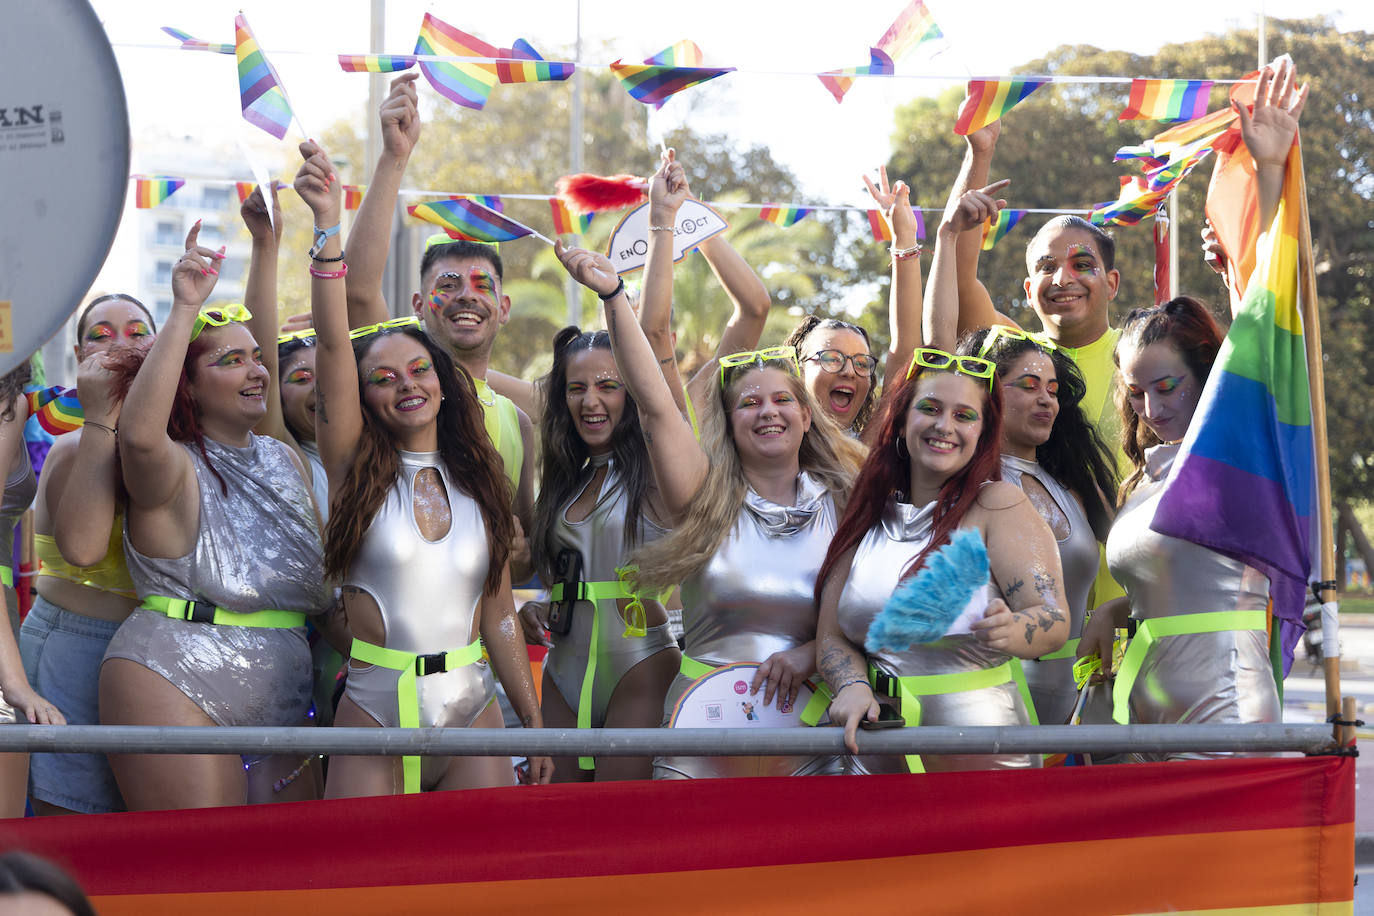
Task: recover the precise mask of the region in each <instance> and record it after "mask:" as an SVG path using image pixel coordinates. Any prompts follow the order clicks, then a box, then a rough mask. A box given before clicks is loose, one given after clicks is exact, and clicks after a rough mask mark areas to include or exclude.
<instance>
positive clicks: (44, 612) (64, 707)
mask: <svg viewBox="0 0 1374 916" xmlns="http://www.w3.org/2000/svg"><path fill="white" fill-rule="evenodd" d="M118 629H119V624H118V623H116V622H114V621H109V620H97V619H95V618H93V617H85V616H82V615H81V614H73V613H72V612H71V611H66V610H63V609H62V608H60V607H58V606H57V605H55V604H53V603H52V602H51V601H48V600H47V599H45V598H43V597H42V596H41V595H36V596H35V597H34V601H33V607H32V608H31V609H30V610H29V614H28V616H27V617H25V618H24V625H23V627H21V628H20V630H19V653H20V655H21V656H23V659H24V674H25V675H26V676H27V677H28V679H29V683H30V684H31V685H33V689H34V690H36V691H38V694H39V695H40V696H41V697H43V698H44V699H45V700H47V701H48V702H50V703H52V704H53V705H54V706H56V707H57V708H58V709H59V710H61V711H62V715H64V716H66V717H67V721H68V722H69V723H70V724H72V725H99V724H100V690H99V688H100V662H101V661H102V660H103V659H104V658H105V647H106V646H108V645H109V642H110V638H111V637H112V636H114V634H115V631H116V630H118ZM29 794H30V795H31V796H32V797H33V798H36V799H38V800H40V801H45V802H47V803H48V804H51V805H57V806H59V807H62V808H67V809H68V810H71V811H79V812H81V813H83V814H105V813H108V812H111V811H123V810H124V799H123V798H121V797H120V794H119V786H117V785H116V784H115V778H114V773H113V772H111V770H110V764H109V761H108V760H106V758H105V755H104V754H32V755H30V757H29Z"/></svg>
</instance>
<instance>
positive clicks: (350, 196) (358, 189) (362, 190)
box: [343, 184, 367, 210]
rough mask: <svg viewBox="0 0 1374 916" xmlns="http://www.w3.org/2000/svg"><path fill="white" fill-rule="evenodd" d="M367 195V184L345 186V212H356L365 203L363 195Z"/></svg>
mask: <svg viewBox="0 0 1374 916" xmlns="http://www.w3.org/2000/svg"><path fill="white" fill-rule="evenodd" d="M366 193H367V185H365V184H346V185H344V186H343V205H344V209H345V210H356V209H358V208H359V207H360V206H362V203H363V195H364V194H366Z"/></svg>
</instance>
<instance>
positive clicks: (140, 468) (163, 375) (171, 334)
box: [119, 223, 224, 556]
mask: <svg viewBox="0 0 1374 916" xmlns="http://www.w3.org/2000/svg"><path fill="white" fill-rule="evenodd" d="M199 235H200V223H196V225H194V226H192V227H191V231H190V232H189V233H187V235H186V253H185V254H183V255H182V256H181V259H180V260H178V261H177V263H176V266H175V267H174V268H173V269H172V311H171V313H170V314H169V315H168V316H167V322H166V324H164V325H163V327H162V330H161V332H160V333H159V334H158V335H157V340H156V341H155V342H154V343H153V348H152V349H151V350H150V351H148V358H147V359H146V360H144V361H143V366H142V368H140V369H139V371H138V375H137V376H135V377H134V381H133V384H132V385H131V386H130V387H129V393H128V395H127V396H126V397H125V399H124V407H123V409H122V410H121V412H120V417H119V457H120V462H121V465H122V470H123V474H124V487H125V489H126V490H127V491H128V494H129V501H130V503H131V504H132V505H133V506H137V507H141V508H144V509H153V508H157V507H162V506H166V505H168V504H169V503H171V501H172V500H173V498H175V497H176V496H177V495H178V494H179V493H182V492H186V487H185V485H186V483H187V480H188V477H189V478H191V479H192V482H193V478H194V476H195V471H194V470H193V469H192V467H191V459H190V457H189V456H188V455H187V454H186V453H185V451H184V450H183V449H182V448H180V447H179V446H178V445H177V444H176V443H175V442H173V441H172V439H171V437H170V436H168V435H167V419H168V417H169V416H170V415H171V412H172V401H173V399H174V398H175V397H176V393H177V382H178V380H179V379H180V378H181V367H182V365H183V364H184V363H185V361H186V348H187V347H188V346H189V345H190V343H191V331H192V329H193V328H194V326H195V321H196V315H197V314H199V312H200V307H201V305H202V304H203V303H204V302H205V300H206V299H207V298H208V297H209V295H210V291H211V290H213V289H214V288H215V281H216V279H218V277H219V264H220V262H221V261H222V260H223V258H224V249H220V250H219V251H213V250H211V249H209V248H205V247H203V246H200V245H198V244H196V242H197V239H198V237H199ZM198 505H199V504H198V503H197V506H198ZM197 511H198V510H197ZM173 556H176V554H173Z"/></svg>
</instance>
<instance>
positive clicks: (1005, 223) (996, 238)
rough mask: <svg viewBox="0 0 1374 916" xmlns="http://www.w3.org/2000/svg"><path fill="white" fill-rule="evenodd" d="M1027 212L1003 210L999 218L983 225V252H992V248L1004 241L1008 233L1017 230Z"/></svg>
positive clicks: (999, 213)
mask: <svg viewBox="0 0 1374 916" xmlns="http://www.w3.org/2000/svg"><path fill="white" fill-rule="evenodd" d="M1025 215H1026V211H1025V210H1001V211H999V212H998V214H997V216H995V217H993V218H991V219H989V220H988V221H987V222H985V223H983V250H984V251H991V250H992V246H993V245H996V244H997V243H998V242H1000V241H1002V239H1003V238H1005V237H1006V235H1007V233H1008V232H1010V231H1011V230H1013V229H1015V228H1016V224H1017V223H1019V222H1021V217H1023V216H1025Z"/></svg>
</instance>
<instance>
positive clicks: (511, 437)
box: [472, 378, 525, 491]
mask: <svg viewBox="0 0 1374 916" xmlns="http://www.w3.org/2000/svg"><path fill="white" fill-rule="evenodd" d="M472 382H473V384H474V385H476V386H477V400H478V401H480V402H481V403H482V415H483V416H482V419H483V421H484V422H485V423H486V427H487V436H488V437H489V438H490V439H491V444H492V445H494V446H496V451H497V453H498V454H499V455H500V456H501V461H502V463H503V464H504V465H505V467H506V476H507V477H509V478H510V485H511V488H512V490H513V491H514V490H518V489H520V468H521V466H522V465H523V464H524V463H525V441H524V440H523V439H522V438H521V437H520V416H519V414H518V413H517V411H516V407H515V402H514V401H512V400H511V399H510V398H508V397H505V396H504V395H500V394H497V393H496V392H495V391H492V390H491V386H490V385H488V384H487V380H486V379H480V378H475V379H473V380H472Z"/></svg>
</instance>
